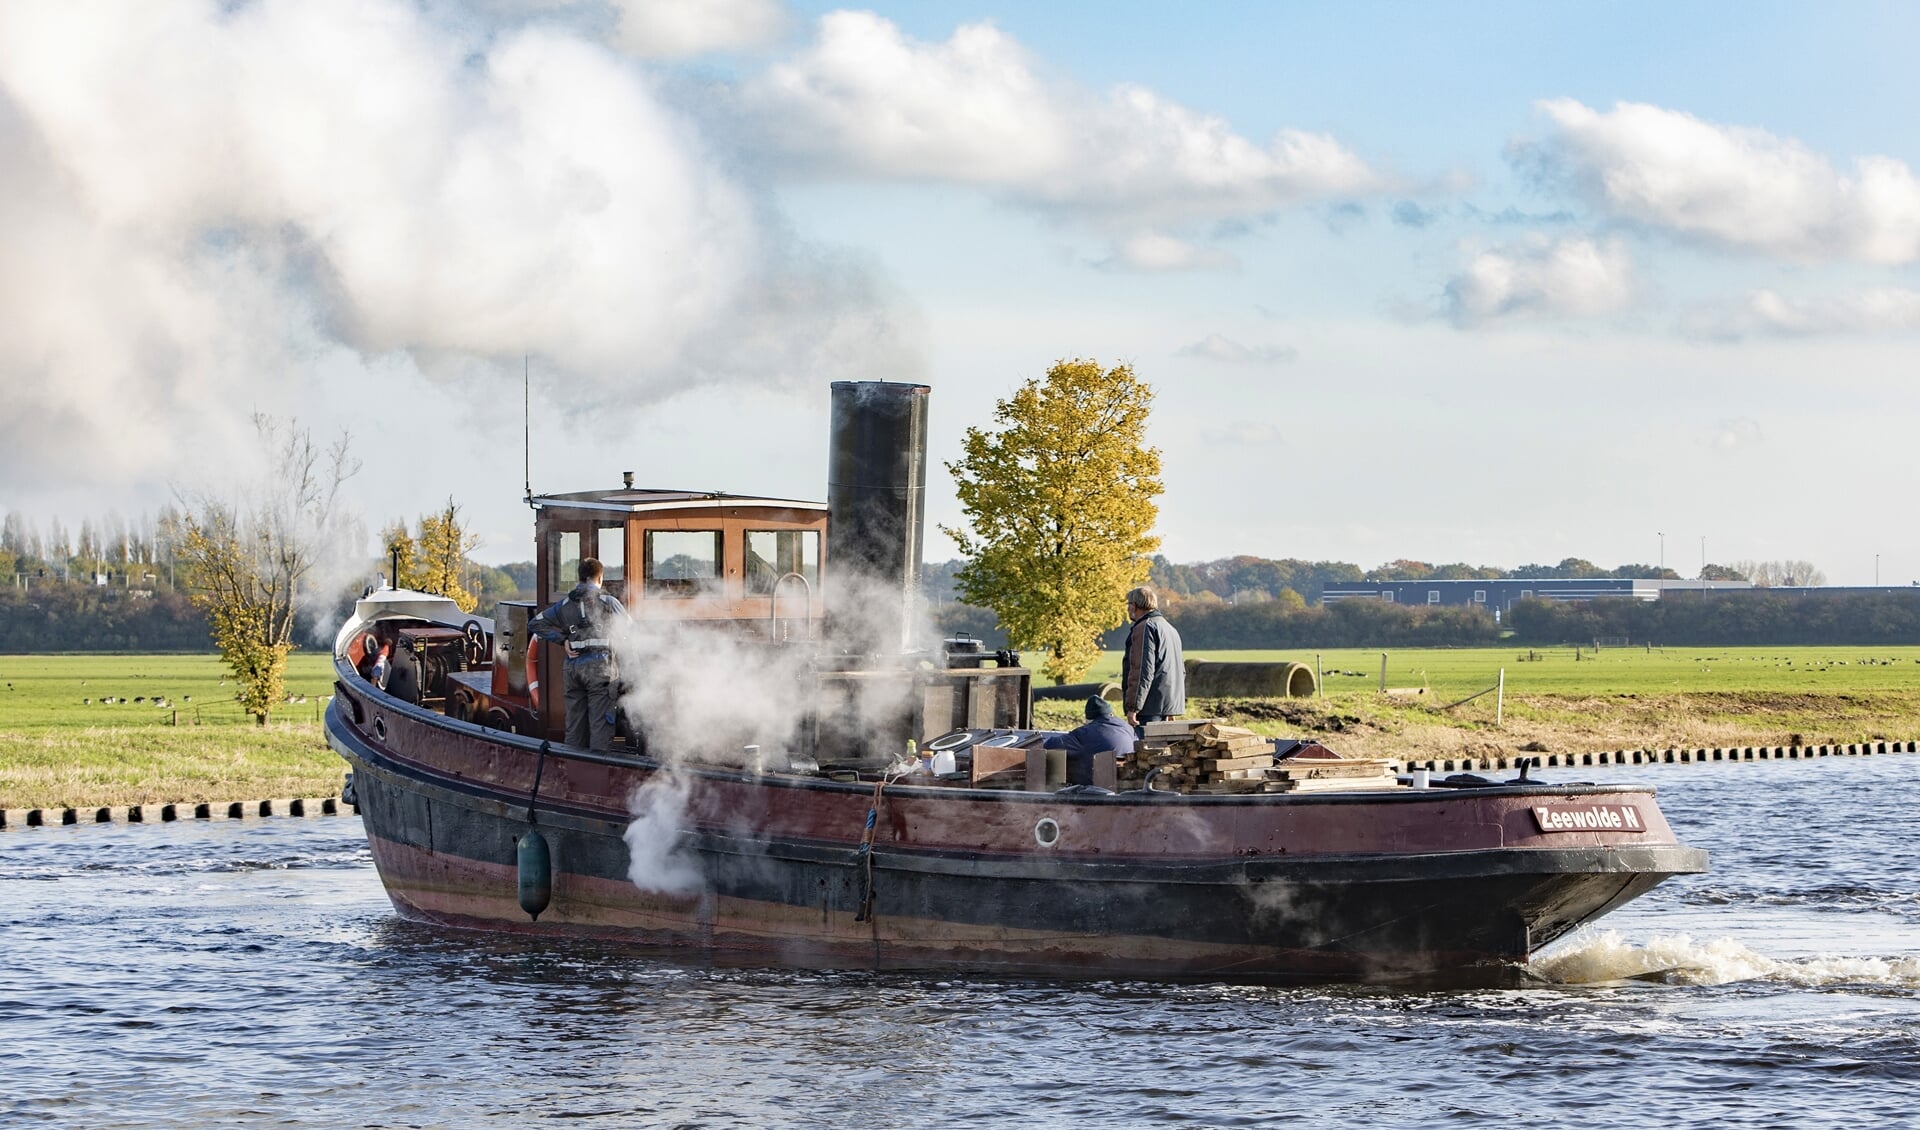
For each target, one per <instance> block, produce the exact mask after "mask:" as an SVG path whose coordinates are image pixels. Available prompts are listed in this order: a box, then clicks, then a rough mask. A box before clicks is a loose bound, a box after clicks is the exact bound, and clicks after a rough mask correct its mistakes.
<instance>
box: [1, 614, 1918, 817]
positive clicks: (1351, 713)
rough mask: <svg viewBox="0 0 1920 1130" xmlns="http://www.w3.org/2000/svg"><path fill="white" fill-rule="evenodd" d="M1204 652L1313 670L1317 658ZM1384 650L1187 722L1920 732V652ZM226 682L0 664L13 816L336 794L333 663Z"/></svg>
mask: <svg viewBox="0 0 1920 1130" xmlns="http://www.w3.org/2000/svg"><path fill="white" fill-rule="evenodd" d="M1193 654H1194V655H1195V656H1196V657H1197V658H1206V659H1215V660H1275V659H1288V660H1295V661H1300V662H1306V663H1312V662H1314V654H1313V653H1312V652H1304V653H1303V652H1264V651H1242V652H1231V651H1217V652H1195V653H1193ZM1380 654H1381V653H1380V652H1379V651H1373V650H1368V651H1358V650H1344V651H1323V652H1321V653H1320V655H1319V662H1320V667H1321V669H1322V670H1323V671H1324V672H1325V673H1326V679H1325V686H1326V692H1327V693H1326V696H1325V697H1324V698H1315V699H1286V700H1252V701H1239V702H1234V701H1224V702H1223V701H1198V700H1196V701H1195V702H1193V703H1192V704H1190V708H1189V713H1190V714H1195V715H1204V716H1213V715H1218V716H1222V717H1226V718H1228V719H1230V720H1231V721H1234V722H1236V723H1238V724H1242V725H1247V726H1249V727H1251V728H1253V729H1256V730H1259V731H1261V732H1263V733H1269V734H1276V735H1287V736H1312V737H1317V738H1320V739H1321V740H1323V741H1325V742H1327V743H1328V744H1329V745H1332V746H1334V747H1335V748H1337V749H1340V750H1342V751H1343V752H1350V753H1353V754H1357V755H1363V756H1389V757H1393V756H1397V757H1413V756H1421V757H1448V756H1457V755H1462V754H1469V753H1471V754H1475V755H1481V756H1485V755H1491V754H1495V753H1498V752H1513V751H1516V750H1518V749H1519V748H1521V747H1522V746H1543V747H1545V748H1546V749H1549V750H1552V751H1555V752H1579V751H1592V750H1601V749H1663V748H1668V747H1682V748H1685V747H1713V746H1729V745H1761V744H1766V745H1785V744H1788V743H1790V742H1792V741H1794V740H1795V739H1796V738H1797V739H1798V740H1799V741H1801V742H1803V743H1807V744H1823V743H1824V744H1831V743H1835V742H1839V743H1845V742H1857V741H1877V740H1886V741H1894V740H1901V741H1904V740H1912V739H1917V738H1920V648H1819V647H1811V648H1667V649H1664V650H1661V649H1656V650H1654V651H1651V652H1649V651H1647V650H1646V649H1644V648H1640V649H1634V648H1621V649H1609V650H1603V651H1601V652H1600V653H1599V654H1598V655H1595V654H1594V653H1593V652H1591V651H1587V652H1583V653H1581V656H1580V658H1579V659H1578V660H1576V659H1575V658H1574V652H1573V651H1572V650H1571V649H1568V648H1560V649H1537V650H1535V651H1533V652H1531V653H1529V652H1528V650H1527V649H1525V648H1511V647H1508V648H1480V649H1472V650H1447V649H1429V650H1415V649H1406V650H1389V651H1388V652H1387V682H1388V685H1389V686H1391V687H1396V688H1399V687H1422V688H1427V689H1428V690H1429V692H1430V693H1428V694H1426V695H1422V696H1420V697H1419V698H1412V699H1405V698H1389V697H1386V696H1383V695H1381V694H1379V693H1378V688H1379V681H1380ZM1529 654H1532V655H1533V656H1534V657H1535V658H1533V659H1530V660H1529V659H1525V658H1523V657H1524V656H1527V655H1529ZM1501 668H1505V670H1506V673H1507V689H1506V698H1505V708H1504V712H1503V716H1502V718H1501V719H1500V724H1499V725H1496V724H1495V719H1494V701H1493V696H1492V695H1487V696H1485V697H1482V698H1479V699H1476V700H1474V701H1473V702H1470V703H1467V704H1465V705H1463V706H1458V707H1455V708H1453V709H1450V710H1443V709H1439V708H1440V707H1442V706H1445V705H1446V704H1448V703H1451V702H1453V701H1454V700H1456V699H1461V698H1465V697H1466V696H1467V695H1469V694H1472V693H1473V692H1475V691H1479V690H1484V689H1486V688H1487V687H1490V686H1492V685H1493V683H1494V678H1495V675H1496V673H1497V672H1498V671H1499V670H1500V669H1501ZM1119 672H1120V656H1119V653H1118V652H1109V653H1107V654H1106V655H1105V656H1104V657H1103V658H1102V661H1101V663H1100V664H1099V665H1098V666H1097V667H1095V668H1094V671H1093V672H1092V673H1091V674H1090V675H1089V676H1088V677H1089V679H1096V678H1106V679H1110V678H1116V677H1118V675H1119ZM225 674H226V672H225V668H223V667H222V666H221V664H220V660H219V657H218V656H214V655H112V656H100V655H52V656H48V655H34V656H0V807H5V808H23V807H34V806H48V805H74V806H83V805H86V806H91V805H106V804H132V803H157V802H163V801H201V800H247V799H258V798H266V797H290V796H330V795H333V794H334V793H336V792H337V791H338V789H339V785H340V777H341V774H342V772H343V771H344V768H345V767H344V765H343V763H342V762H341V761H340V759H339V758H338V757H336V756H334V754H333V753H332V752H331V751H330V750H328V748H327V746H326V743H325V741H324V740H323V739H322V737H321V733H320V725H319V721H318V719H319V711H320V701H319V700H320V699H321V698H322V697H323V696H325V695H326V694H329V693H330V692H331V690H332V679H333V676H332V666H331V663H330V661H329V660H328V657H327V656H326V655H325V654H324V653H322V652H318V651H314V652H297V653H295V654H294V655H293V656H292V658H291V661H290V663H289V671H288V677H287V690H288V692H289V693H290V694H291V695H293V696H295V698H296V699H297V698H300V697H303V696H304V698H305V699H306V701H305V702H297V701H296V702H293V703H289V704H287V705H286V706H285V707H284V708H283V710H282V711H281V712H279V713H277V714H276V716H275V718H274V721H273V723H272V724H271V725H268V726H264V727H262V726H255V725H253V724H252V723H251V722H250V721H249V720H248V719H247V718H246V716H245V715H244V714H243V713H242V712H241V711H240V708H239V706H238V704H237V703H235V702H234V697H233V687H232V685H231V684H230V683H229V684H227V685H222V679H223V678H224V677H225ZM6 684H11V686H7V685H6ZM136 697H138V698H145V699H149V700H151V699H154V698H166V699H168V700H170V701H171V703H172V705H171V706H169V707H167V708H160V707H156V706H153V705H151V703H150V702H148V703H135V702H133V701H132V700H133V699H134V698H136ZM103 698H124V699H126V700H127V702H125V703H124V704H121V705H114V706H107V705H102V704H101V699H103ZM89 699H90V700H92V701H91V702H90V703H89V702H88V701H87V700H89ZM189 699H191V701H189ZM1080 709H1081V708H1080V704H1078V703H1060V704H1051V705H1043V706H1041V707H1040V708H1039V709H1038V710H1037V711H1036V714H1037V717H1038V719H1039V720H1040V721H1041V723H1042V724H1044V725H1053V726H1063V727H1064V726H1071V725H1073V724H1075V723H1076V722H1077V721H1078V719H1079V716H1080ZM176 714H177V716H178V723H179V724H178V725H175V724H174V722H175V716H176Z"/></svg>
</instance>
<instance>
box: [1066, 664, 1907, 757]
mask: <svg viewBox="0 0 1920 1130" xmlns="http://www.w3.org/2000/svg"><path fill="white" fill-rule="evenodd" d="M1381 654H1382V653H1381V652H1380V651H1378V650H1372V649H1368V650H1352V649H1349V650H1329V651H1322V652H1320V653H1318V656H1317V662H1318V664H1319V667H1320V670H1321V671H1322V672H1324V675H1325V678H1324V690H1325V694H1324V696H1322V697H1319V698H1314V699H1284V700H1255V701H1233V700H1202V699H1190V701H1189V703H1188V714H1189V716H1196V715H1197V716H1219V717H1224V718H1227V719H1228V720H1230V721H1232V722H1234V723H1236V724H1239V725H1245V726H1248V727H1250V728H1252V729H1255V730H1258V731H1260V732H1262V733H1269V734H1275V735H1285V736H1310V737H1316V738H1319V739H1321V740H1323V741H1325V742H1327V744H1329V745H1332V746H1334V747H1336V748H1338V749H1340V750H1342V751H1344V752H1351V753H1355V754H1360V755H1365V756H1382V757H1395V756H1398V757H1413V756H1420V757H1448V756H1456V755H1462V754H1468V755H1477V756H1490V755H1500V754H1507V753H1513V752H1516V751H1518V750H1520V749H1521V748H1522V747H1540V748H1544V749H1546V750H1549V751H1553V752H1588V751H1597V750H1603V749H1604V750H1613V749H1666V748H1713V747H1717V746H1732V745H1763V744H1764V745H1789V744H1795V743H1798V744H1833V743H1842V744H1844V743H1848V742H1859V741H1895V740H1899V741H1907V740H1914V739H1920V647H1892V648H1887V647H1878V648H1864V647H1753V648H1725V647H1720V648H1692V647H1690V648H1664V649H1662V648H1654V649H1652V650H1648V649H1646V648H1644V647H1641V648H1617V649H1605V650H1602V651H1600V652H1599V653H1598V654H1596V653H1594V652H1593V651H1591V650H1586V651H1582V652H1579V653H1577V654H1578V658H1576V652H1575V651H1574V650H1573V649H1572V648H1535V649H1527V648H1514V647H1501V648H1474V649H1445V648H1432V649H1413V648H1408V649H1388V650H1387V651H1386V653H1385V654H1386V657H1387V686H1388V687H1390V688H1394V689H1399V688H1421V689H1424V690H1425V691H1426V692H1427V693H1425V694H1423V695H1420V696H1418V697H1407V698H1394V697H1389V696H1385V695H1382V694H1380V693H1379V689H1380V656H1381ZM1189 655H1190V656H1192V657H1193V658H1201V659H1212V660H1215V661H1239V662H1249V661H1253V662H1272V661H1278V660H1288V661H1293V662H1302V663H1307V664H1313V663H1315V662H1316V655H1315V653H1313V652H1311V651H1307V652H1298V651H1199V652H1190V653H1189ZM1502 669H1504V670H1505V671H1506V693H1505V698H1504V709H1503V710H1502V711H1501V712H1500V716H1499V717H1498V719H1497V721H1496V716H1495V696H1494V695H1491V694H1489V695H1485V696H1483V697H1480V698H1476V699H1474V700H1473V701H1471V702H1467V703H1464V704H1461V705H1457V706H1451V708H1448V707H1449V706H1450V704H1454V703H1456V702H1458V701H1459V700H1461V699H1465V698H1467V697H1468V696H1469V695H1472V694H1474V693H1475V692H1478V691H1483V690H1486V689H1488V688H1490V687H1492V686H1493V685H1494V683H1495V681H1496V679H1497V678H1498V675H1499V673H1500V671H1501V670H1502ZM1119 673H1120V654H1119V653H1118V652H1107V653H1106V654H1105V655H1104V656H1102V659H1101V662H1100V663H1099V664H1097V665H1096V666H1095V667H1094V668H1093V670H1092V672H1090V673H1089V675H1088V676H1087V677H1088V679H1089V680H1094V679H1117V678H1118V677H1119ZM1038 716H1039V718H1041V719H1043V720H1044V724H1047V725H1063V724H1067V723H1069V722H1071V721H1072V720H1073V719H1074V718H1076V717H1077V716H1078V706H1077V704H1068V705H1065V706H1060V707H1053V706H1049V707H1046V708H1045V709H1044V710H1041V711H1039V712H1038Z"/></svg>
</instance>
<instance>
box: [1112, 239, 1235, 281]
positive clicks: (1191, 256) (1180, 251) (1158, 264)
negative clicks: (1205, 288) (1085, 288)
mask: <svg viewBox="0 0 1920 1130" xmlns="http://www.w3.org/2000/svg"><path fill="white" fill-rule="evenodd" d="M1238 264H1239V260H1237V259H1235V258H1234V257H1233V256H1232V255H1230V254H1228V253H1227V252H1225V251H1222V250H1220V249H1219V248H1217V247H1201V246H1199V245H1197V244H1193V243H1189V242H1187V241H1186V240H1184V239H1176V238H1174V237H1173V236H1170V235H1163V234H1160V233H1159V232H1142V233H1140V234H1138V235H1135V236H1133V237H1131V238H1129V239H1125V240H1122V241H1120V242H1119V243H1116V244H1114V245H1113V250H1112V252H1111V253H1110V254H1109V255H1108V256H1107V257H1106V258H1105V259H1101V260H1099V261H1098V262H1096V263H1095V264H1094V266H1096V267H1098V268H1100V269H1101V270H1103V271H1142V272H1160V271H1220V270H1227V269H1229V268H1232V267H1234V266H1237V265H1238Z"/></svg>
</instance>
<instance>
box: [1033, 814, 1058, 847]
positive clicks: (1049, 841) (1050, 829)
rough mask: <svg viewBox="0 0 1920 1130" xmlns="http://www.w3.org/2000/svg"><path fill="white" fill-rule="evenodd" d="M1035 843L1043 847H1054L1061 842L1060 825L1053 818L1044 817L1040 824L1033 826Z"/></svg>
mask: <svg viewBox="0 0 1920 1130" xmlns="http://www.w3.org/2000/svg"><path fill="white" fill-rule="evenodd" d="M1033 842H1034V843H1036V844H1039V845H1040V846H1041V847H1052V846H1053V845H1055V844H1057V843H1059V842H1060V825H1059V824H1058V823H1056V822H1055V821H1054V819H1053V817H1051V816H1043V817H1041V818H1040V823H1038V824H1035V825H1034V826H1033Z"/></svg>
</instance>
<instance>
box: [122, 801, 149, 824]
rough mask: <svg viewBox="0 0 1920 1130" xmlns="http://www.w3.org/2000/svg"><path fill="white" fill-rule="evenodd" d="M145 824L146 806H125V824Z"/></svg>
mask: <svg viewBox="0 0 1920 1130" xmlns="http://www.w3.org/2000/svg"><path fill="white" fill-rule="evenodd" d="M146 822H147V806H146V805H144V804H130V805H128V806H127V823H129V824H145V823H146Z"/></svg>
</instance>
